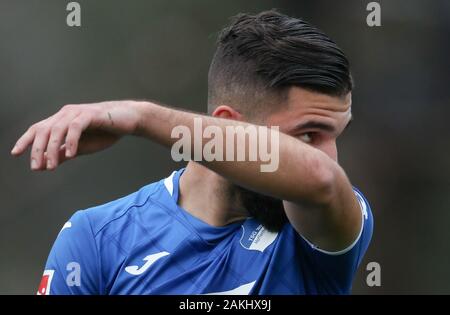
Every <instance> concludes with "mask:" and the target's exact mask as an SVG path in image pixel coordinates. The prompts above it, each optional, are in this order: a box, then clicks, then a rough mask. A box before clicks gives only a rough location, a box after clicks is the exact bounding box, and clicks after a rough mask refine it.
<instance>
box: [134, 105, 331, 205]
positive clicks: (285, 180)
mask: <svg viewBox="0 0 450 315" xmlns="http://www.w3.org/2000/svg"><path fill="white" fill-rule="evenodd" d="M137 107H138V110H139V113H140V117H141V119H140V122H139V124H138V128H137V131H136V133H137V134H139V135H141V136H143V137H146V138H148V139H151V140H152V141H155V142H157V143H160V144H162V145H164V146H166V147H169V148H170V147H172V146H173V145H174V144H175V143H176V142H177V141H178V140H179V139H178V138H177V137H173V135H172V131H173V130H174V129H175V128H176V127H179V126H184V127H185V128H187V129H188V130H189V131H190V133H189V134H190V136H191V139H190V141H189V143H190V145H191V147H190V152H191V154H190V158H191V159H194V160H196V161H198V162H200V163H202V164H203V165H205V166H206V167H208V168H209V169H211V170H213V171H215V172H216V173H218V174H220V175H222V176H224V177H225V178H227V179H229V180H231V181H232V182H235V183H236V184H239V185H241V186H243V187H246V188H248V189H251V190H255V191H258V192H260V193H263V194H267V195H271V196H273V197H277V198H280V199H283V200H290V201H294V202H301V201H308V202H313V203H322V202H323V201H326V199H327V198H328V195H329V193H330V189H332V186H333V183H334V181H335V180H336V179H335V176H336V175H337V174H338V172H339V171H340V170H339V169H338V166H337V164H336V163H335V162H334V161H332V160H331V159H330V158H329V157H328V156H326V155H325V154H324V153H322V152H321V151H319V150H317V149H315V148H313V147H311V146H309V145H307V144H305V143H303V142H301V141H300V140H298V139H295V138H293V137H291V136H289V135H286V134H283V133H281V132H278V131H276V130H273V129H269V128H266V127H262V126H258V128H255V129H256V133H257V137H246V136H245V134H244V135H243V134H239V133H238V134H236V137H235V139H233V141H231V139H230V138H229V137H227V128H230V127H233V128H235V127H243V128H247V127H256V126H254V125H251V124H248V123H245V122H241V121H235V120H228V119H221V118H216V117H210V116H206V115H201V114H195V113H190V112H185V111H181V110H175V109H171V108H168V107H164V106H159V105H156V104H153V103H144V102H142V103H139V104H138V105H137ZM196 118H197V122H195V119H196ZM199 119H200V120H199ZM199 122H201V124H200V123H199ZM212 126H215V127H218V130H220V132H221V133H222V139H223V141H219V142H216V144H217V145H219V146H220V147H219V148H216V149H219V151H220V152H223V155H222V156H223V161H221V160H218V159H213V160H211V159H210V158H209V159H208V158H207V157H205V156H204V154H202V153H204V149H205V146H206V145H207V143H208V142H209V141H210V140H211V137H208V136H207V135H205V131H206V133H207V131H208V127H212ZM216 129H217V128H216ZM262 133H266V136H267V143H268V144H269V146H268V147H267V149H269V150H268V152H269V151H270V153H272V154H273V158H274V159H278V160H277V161H271V163H272V167H271V168H272V170H273V171H266V172H263V171H262V169H264V167H265V168H266V169H267V168H268V167H267V164H268V162H267V160H264V161H263V160H262V159H261V155H260V154H256V157H257V158H256V159H250V158H249V157H250V156H251V154H252V152H250V150H252V149H253V150H254V148H257V147H258V145H260V144H261V141H258V139H261V136H264V135H262ZM199 138H200V139H199ZM255 142H258V143H255ZM242 143H244V144H245V146H244V147H240V146H239V144H242ZM231 149H232V150H233V152H237V151H238V150H242V149H243V150H244V152H245V157H246V158H245V160H244V161H236V158H234V159H231V160H230V159H228V158H227V156H226V151H227V150H231ZM258 149H260V148H258ZM199 151H200V154H198V153H199ZM258 151H260V150H258ZM253 153H254V152H253ZM253 156H254V155H253ZM234 157H236V156H235V155H234Z"/></svg>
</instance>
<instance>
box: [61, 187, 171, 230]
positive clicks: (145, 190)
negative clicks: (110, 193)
mask: <svg viewBox="0 0 450 315" xmlns="http://www.w3.org/2000/svg"><path fill="white" fill-rule="evenodd" d="M163 190H164V184H163V180H160V181H157V182H154V183H151V184H149V185H146V186H144V187H142V188H140V189H139V190H138V191H136V192H133V193H131V194H129V195H126V196H124V197H121V198H119V199H116V200H113V201H110V202H108V203H105V204H102V205H98V206H94V207H91V208H87V209H84V210H80V211H77V212H76V213H75V214H74V215H73V216H72V218H71V219H70V221H77V220H78V221H80V220H83V221H84V224H89V226H90V228H91V230H92V233H93V235H94V237H95V236H96V235H97V234H99V233H100V232H101V231H103V230H105V229H107V228H108V227H110V226H111V225H112V226H114V225H118V224H119V225H120V224H121V222H122V223H123V222H125V221H128V220H129V219H130V218H131V217H132V216H133V215H134V214H135V213H136V212H138V211H140V210H143V209H147V208H148V207H151V206H152V205H153V204H154V202H155V200H161V198H165V197H166V194H164V191H163ZM81 217H84V219H82V218H81ZM70 221H69V222H70Z"/></svg>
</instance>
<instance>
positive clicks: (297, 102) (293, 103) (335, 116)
mask: <svg viewBox="0 0 450 315" xmlns="http://www.w3.org/2000/svg"><path fill="white" fill-rule="evenodd" d="M282 108H283V109H282V110H280V111H278V112H276V113H272V114H271V115H269V116H268V117H267V119H266V124H267V125H268V126H278V127H279V128H280V131H281V132H283V133H286V134H289V135H291V136H293V137H296V138H298V139H300V140H301V141H303V142H305V143H308V144H309V145H311V146H313V147H315V148H316V149H319V150H321V151H323V152H325V153H326V154H327V155H328V156H329V157H330V158H332V159H333V160H335V161H337V156H338V154H337V147H336V140H337V138H338V136H339V135H340V134H341V133H342V132H343V131H344V130H345V128H346V127H347V126H348V125H349V123H350V121H351V117H352V116H351V93H349V94H348V95H346V96H345V97H342V98H338V97H331V96H327V95H324V94H320V93H315V92H310V91H306V90H304V89H300V88H291V90H290V91H289V95H288V100H287V106H283V107H282ZM237 191H239V192H240V196H241V202H242V203H243V205H244V207H245V208H246V210H247V211H248V212H249V213H250V215H251V216H253V217H255V218H256V219H258V220H259V221H260V222H261V223H262V224H263V225H264V226H265V227H266V228H269V229H270V230H279V229H280V227H281V226H282V225H283V224H284V223H285V222H287V218H286V215H285V212H284V208H283V203H282V201H281V200H279V199H275V198H272V197H269V196H265V195H261V194H258V193H255V192H252V191H249V190H247V189H244V188H241V187H239V188H237Z"/></svg>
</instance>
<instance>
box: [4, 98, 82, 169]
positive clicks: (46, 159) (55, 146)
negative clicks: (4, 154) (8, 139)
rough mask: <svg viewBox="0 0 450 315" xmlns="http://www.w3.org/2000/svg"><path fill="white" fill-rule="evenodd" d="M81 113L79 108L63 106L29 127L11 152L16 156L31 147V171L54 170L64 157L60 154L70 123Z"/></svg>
mask: <svg viewBox="0 0 450 315" xmlns="http://www.w3.org/2000/svg"><path fill="white" fill-rule="evenodd" d="M80 113H81V111H80V107H79V106H73V105H67V106H64V107H63V108H62V109H61V110H60V111H58V112H57V113H56V114H55V115H53V116H51V117H49V118H47V119H45V120H42V121H40V122H39V123H36V124H34V125H33V126H31V127H30V128H29V129H28V130H27V131H26V132H25V133H24V134H23V135H22V136H21V137H20V138H19V140H18V141H17V142H16V144H15V145H14V148H13V149H12V151H11V154H12V155H15V156H18V155H21V154H23V152H25V150H26V149H27V148H28V147H29V146H31V147H32V148H31V155H30V167H31V169H32V170H34V171H37V170H44V169H50V170H52V169H55V168H56V167H57V166H58V164H59V163H60V161H62V160H61V153H63V154H62V155H63V156H64V155H65V147H64V150H63V152H61V149H62V146H63V145H64V140H65V137H66V134H67V131H68V129H69V126H70V125H71V122H72V121H73V120H74V119H76V117H77V116H78V115H79V114H80Z"/></svg>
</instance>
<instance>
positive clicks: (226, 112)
mask: <svg viewBox="0 0 450 315" xmlns="http://www.w3.org/2000/svg"><path fill="white" fill-rule="evenodd" d="M211 116H213V117H218V118H225V119H232V120H242V118H243V117H242V114H241V113H240V112H238V111H237V110H235V109H234V108H233V107H230V106H228V105H220V106H218V107H217V108H216V109H215V110H214V112H213V113H212V115H211Z"/></svg>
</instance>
